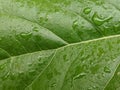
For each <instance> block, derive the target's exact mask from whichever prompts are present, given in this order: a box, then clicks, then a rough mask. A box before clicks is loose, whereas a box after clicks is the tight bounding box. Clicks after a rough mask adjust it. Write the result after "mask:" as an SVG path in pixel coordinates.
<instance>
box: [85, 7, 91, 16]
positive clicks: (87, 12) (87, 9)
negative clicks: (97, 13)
mask: <svg viewBox="0 0 120 90" xmlns="http://www.w3.org/2000/svg"><path fill="white" fill-rule="evenodd" d="M83 12H84V13H85V14H89V13H90V12H91V8H89V7H87V8H85V9H84V10H83Z"/></svg>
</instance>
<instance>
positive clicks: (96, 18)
mask: <svg viewBox="0 0 120 90" xmlns="http://www.w3.org/2000/svg"><path fill="white" fill-rule="evenodd" d="M110 19H112V17H108V18H103V17H100V16H98V14H97V13H94V15H93V17H92V21H93V22H94V23H95V24H96V25H98V26H100V25H102V24H104V23H105V22H108V21H109V20H110Z"/></svg>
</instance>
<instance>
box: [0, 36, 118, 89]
mask: <svg viewBox="0 0 120 90" xmlns="http://www.w3.org/2000/svg"><path fill="white" fill-rule="evenodd" d="M119 47H120V35H117V36H111V37H106V38H101V39H95V40H90V41H84V42H81V43H76V44H71V45H67V46H65V47H61V48H59V49H57V50H50V51H40V52H36V53H29V54H25V55H21V56H16V57H12V58H9V59H6V60H1V61H0V83H1V84H0V88H1V90H24V89H25V90H109V88H113V89H110V90H117V89H115V88H118V87H116V85H114V84H112V83H117V84H119V81H116V80H114V78H116V77H117V78H119V72H118V71H119V65H120V48H119ZM117 69H118V70H117ZM116 70H117V74H114V73H115V72H116ZM111 81H114V82H111ZM110 84H112V87H109V85H110ZM107 88H108V89H107ZM118 90H119V89H118Z"/></svg>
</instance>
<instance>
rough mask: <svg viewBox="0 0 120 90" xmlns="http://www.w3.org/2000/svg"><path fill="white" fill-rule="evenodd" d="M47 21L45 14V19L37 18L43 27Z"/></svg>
mask: <svg viewBox="0 0 120 90" xmlns="http://www.w3.org/2000/svg"><path fill="white" fill-rule="evenodd" d="M47 21H48V16H47V14H46V15H45V17H40V18H39V23H40V24H42V25H44V24H45V23H46V22H47Z"/></svg>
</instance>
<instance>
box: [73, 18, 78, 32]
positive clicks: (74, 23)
mask: <svg viewBox="0 0 120 90" xmlns="http://www.w3.org/2000/svg"><path fill="white" fill-rule="evenodd" d="M77 27H78V20H75V21H73V25H72V28H73V29H74V30H75V29H76V28H77Z"/></svg>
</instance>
